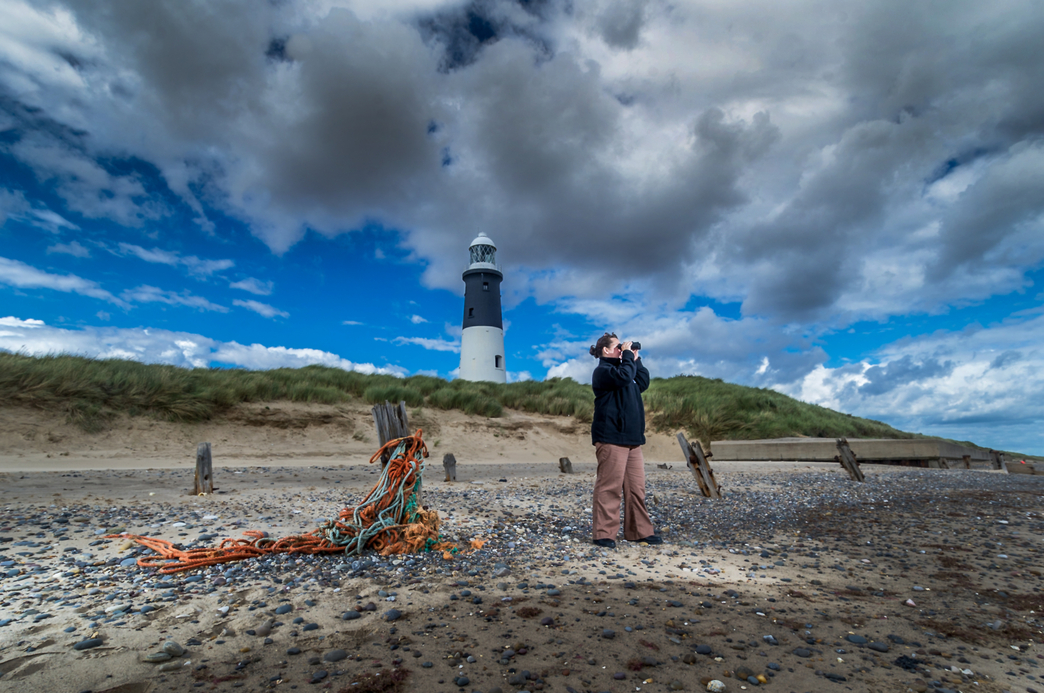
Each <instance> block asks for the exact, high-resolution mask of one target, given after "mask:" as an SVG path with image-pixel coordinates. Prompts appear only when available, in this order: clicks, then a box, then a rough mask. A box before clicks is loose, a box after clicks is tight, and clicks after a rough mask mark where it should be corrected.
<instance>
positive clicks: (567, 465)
mask: <svg viewBox="0 0 1044 693" xmlns="http://www.w3.org/2000/svg"><path fill="white" fill-rule="evenodd" d="M558 469H559V470H560V471H561V472H562V473H563V474H572V473H573V463H572V462H570V461H569V458H568V457H559V458H558Z"/></svg>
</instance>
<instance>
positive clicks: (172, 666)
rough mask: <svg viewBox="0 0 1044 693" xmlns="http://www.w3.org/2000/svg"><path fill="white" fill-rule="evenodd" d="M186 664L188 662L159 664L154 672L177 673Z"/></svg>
mask: <svg viewBox="0 0 1044 693" xmlns="http://www.w3.org/2000/svg"><path fill="white" fill-rule="evenodd" d="M187 663H188V662H178V661H170V662H167V663H165V664H160V665H159V666H158V667H156V671H177V670H178V669H180V668H181V667H183V666H185V664H187Z"/></svg>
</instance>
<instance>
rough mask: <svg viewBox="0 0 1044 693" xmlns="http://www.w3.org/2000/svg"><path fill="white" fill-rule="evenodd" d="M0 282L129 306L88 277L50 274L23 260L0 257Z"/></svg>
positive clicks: (124, 306) (22, 287)
mask: <svg viewBox="0 0 1044 693" xmlns="http://www.w3.org/2000/svg"><path fill="white" fill-rule="evenodd" d="M0 283H3V284H7V285H9V286H14V287H17V288H19V289H51V290H53V291H64V292H66V293H74V294H80V295H82V296H90V297H91V298H97V299H100V300H102V301H108V302H109V303H113V304H116V305H118V306H120V307H121V308H127V307H129V306H128V304H127V302H126V300H125V299H122V298H117V297H115V296H113V295H112V294H111V293H109V292H108V291H106V290H105V289H103V288H101V287H100V286H98V284H96V283H95V282H92V281H90V280H89V279H83V278H81V277H77V276H76V275H75V274H65V275H60V274H51V273H49V272H44V271H42V270H38V269H36V268H35V267H31V266H29V265H27V264H25V263H24V262H19V261H18V260H11V259H8V258H4V257H0Z"/></svg>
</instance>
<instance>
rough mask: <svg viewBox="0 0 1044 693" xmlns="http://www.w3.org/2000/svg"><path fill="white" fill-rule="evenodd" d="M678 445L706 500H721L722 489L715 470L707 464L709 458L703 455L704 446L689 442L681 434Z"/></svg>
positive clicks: (698, 442)
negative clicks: (715, 476) (716, 478)
mask: <svg viewBox="0 0 1044 693" xmlns="http://www.w3.org/2000/svg"><path fill="white" fill-rule="evenodd" d="M678 444H679V445H681V449H682V455H684V456H685V463H686V464H687V465H689V471H690V472H692V476H693V477H694V478H695V479H696V484H697V485H698V486H699V487H700V492H701V493H703V497H704V498H721V487H720V486H718V482H717V481H715V479H714V470H712V469H711V467H710V464H709V463H708V462H707V456H706V455H704V454H703V446H701V445H700V441H698V440H696V441H693V442H691V443H690V442H689V441H688V440H686V439H685V436H684V435H683V434H681V433H679V434H678Z"/></svg>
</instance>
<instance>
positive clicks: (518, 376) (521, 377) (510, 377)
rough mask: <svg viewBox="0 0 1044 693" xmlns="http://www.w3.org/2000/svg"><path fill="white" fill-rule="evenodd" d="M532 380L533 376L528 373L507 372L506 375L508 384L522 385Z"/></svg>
mask: <svg viewBox="0 0 1044 693" xmlns="http://www.w3.org/2000/svg"><path fill="white" fill-rule="evenodd" d="M532 379H533V374H532V373H530V372H529V371H517V372H516V371H508V373H507V381H508V382H509V383H524V382H526V381H527V380H532Z"/></svg>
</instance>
